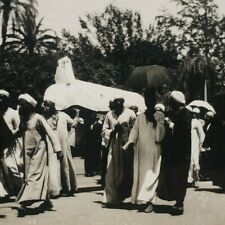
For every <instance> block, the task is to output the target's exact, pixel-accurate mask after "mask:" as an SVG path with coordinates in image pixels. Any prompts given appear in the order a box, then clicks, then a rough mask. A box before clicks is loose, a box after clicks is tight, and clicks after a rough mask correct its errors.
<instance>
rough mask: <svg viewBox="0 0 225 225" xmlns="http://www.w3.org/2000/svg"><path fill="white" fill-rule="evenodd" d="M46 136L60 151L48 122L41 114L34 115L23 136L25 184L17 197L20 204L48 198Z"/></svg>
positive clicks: (28, 122)
mask: <svg viewBox="0 0 225 225" xmlns="http://www.w3.org/2000/svg"><path fill="white" fill-rule="evenodd" d="M46 135H47V136H48V137H49V139H50V141H51V143H52V145H53V146H54V148H55V149H56V151H60V145H59V142H58V141H57V139H56V136H55V135H54V133H53V131H52V130H51V128H50V127H49V125H48V123H47V122H46V120H45V119H44V118H43V117H42V116H41V115H39V114H33V115H32V117H31V118H30V120H28V121H27V123H26V131H25V134H24V136H23V151H24V154H25V182H24V184H23V186H22V188H21V190H20V193H19V194H18V196H17V201H18V202H19V203H23V202H27V201H29V202H30V201H33V202H35V201H41V200H46V198H47V193H48V178H49V176H48V157H47V154H48V152H47V151H48V150H47V141H46Z"/></svg>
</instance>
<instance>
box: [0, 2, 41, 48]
mask: <svg viewBox="0 0 225 225" xmlns="http://www.w3.org/2000/svg"><path fill="white" fill-rule="evenodd" d="M36 5H37V1H36V0H26V1H24V0H0V15H1V14H2V15H1V16H2V24H1V34H2V45H1V47H2V49H4V45H5V42H6V39H7V32H8V26H9V23H10V22H12V21H13V20H14V21H17V23H18V22H20V20H21V16H23V13H24V11H26V10H27V9H29V10H30V11H32V12H33V13H35V14H36V13H37V10H36Z"/></svg>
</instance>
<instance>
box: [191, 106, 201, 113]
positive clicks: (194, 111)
mask: <svg viewBox="0 0 225 225" xmlns="http://www.w3.org/2000/svg"><path fill="white" fill-rule="evenodd" d="M192 112H193V113H200V109H199V108H197V107H195V108H194V109H193V110H192Z"/></svg>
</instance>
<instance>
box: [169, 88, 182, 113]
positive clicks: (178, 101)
mask: <svg viewBox="0 0 225 225" xmlns="http://www.w3.org/2000/svg"><path fill="white" fill-rule="evenodd" d="M169 104H170V107H171V109H172V111H175V112H176V111H177V110H179V109H180V108H181V107H184V106H185V105H186V99H185V96H184V94H183V93H182V92H181V91H172V92H171V95H170V100H169Z"/></svg>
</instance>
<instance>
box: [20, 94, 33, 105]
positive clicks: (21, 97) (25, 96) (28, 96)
mask: <svg viewBox="0 0 225 225" xmlns="http://www.w3.org/2000/svg"><path fill="white" fill-rule="evenodd" d="M20 99H23V100H25V101H26V102H28V103H29V104H31V105H32V106H33V107H34V108H35V107H36V105H37V101H36V100H35V99H34V98H33V97H31V96H30V95H29V94H22V95H20V96H19V100H20Z"/></svg>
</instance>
